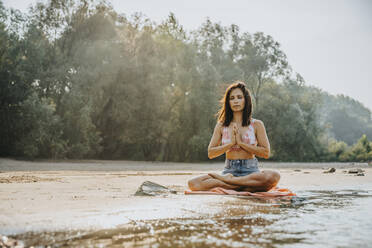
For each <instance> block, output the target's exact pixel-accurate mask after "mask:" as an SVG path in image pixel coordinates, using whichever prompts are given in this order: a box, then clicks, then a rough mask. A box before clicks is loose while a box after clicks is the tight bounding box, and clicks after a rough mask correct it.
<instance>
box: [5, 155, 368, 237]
mask: <svg viewBox="0 0 372 248" xmlns="http://www.w3.org/2000/svg"><path fill="white" fill-rule="evenodd" d="M261 165H262V167H263V169H275V170H277V171H279V172H280V174H281V180H280V183H279V186H280V187H285V188H289V189H291V190H292V191H294V192H295V193H296V192H300V191H301V190H303V189H314V190H316V189H323V188H328V189H329V188H332V187H338V186H342V187H343V188H348V187H349V186H350V187H353V188H355V187H357V188H360V189H366V188H369V189H372V168H370V167H371V166H369V165H368V164H366V163H364V164H363V163H360V164H349V163H345V164H343V163H333V164H325V163H324V164H306V163H297V164H296V163H262V164H261ZM222 167H223V163H213V164H201V163H200V164H187V163H151V162H133V161H75V162H71V161H70V162H66V161H65V162H50V161H41V162H26V161H16V160H12V159H1V160H0V234H3V235H10V234H17V233H24V232H28V231H34V232H38V231H58V230H75V229H76V230H77V229H102V228H112V227H115V226H119V225H123V224H126V223H129V222H131V221H135V220H149V219H164V218H178V217H185V216H188V217H190V216H198V215H203V214H210V213H211V211H212V210H211V208H208V206H212V205H213V204H216V203H221V202H223V201H226V200H228V199H230V198H228V197H226V196H197V195H192V196H190V195H184V194H183V192H184V190H186V189H187V185H186V182H187V180H189V179H190V178H192V177H195V176H198V175H201V174H204V173H208V172H218V171H220V170H221V169H222ZM328 167H334V168H336V172H335V173H330V174H325V173H323V171H324V169H325V168H328ZM349 168H362V169H363V170H364V176H355V175H354V174H348V173H346V171H347V170H348V169H349ZM144 181H152V182H156V183H158V184H161V185H164V186H166V187H169V188H170V189H173V190H176V191H177V192H178V194H175V195H167V196H159V197H146V196H134V193H135V192H136V190H137V188H138V187H139V186H140V185H141V183H142V182H144Z"/></svg>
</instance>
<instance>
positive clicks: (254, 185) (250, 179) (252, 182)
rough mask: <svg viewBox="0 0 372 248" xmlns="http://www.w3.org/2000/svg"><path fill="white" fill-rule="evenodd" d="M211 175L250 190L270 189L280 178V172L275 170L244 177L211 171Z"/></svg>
mask: <svg viewBox="0 0 372 248" xmlns="http://www.w3.org/2000/svg"><path fill="white" fill-rule="evenodd" d="M209 175H210V176H211V177H213V178H216V179H218V180H221V181H222V182H225V183H227V184H230V185H236V186H240V187H241V188H240V189H242V190H245V191H250V192H257V191H268V190H270V189H271V188H272V187H275V186H276V185H277V184H278V182H279V179H280V175H279V173H278V172H275V171H262V172H258V173H252V174H250V175H248V176H243V177H231V176H226V175H223V176H222V175H219V174H216V173H209Z"/></svg>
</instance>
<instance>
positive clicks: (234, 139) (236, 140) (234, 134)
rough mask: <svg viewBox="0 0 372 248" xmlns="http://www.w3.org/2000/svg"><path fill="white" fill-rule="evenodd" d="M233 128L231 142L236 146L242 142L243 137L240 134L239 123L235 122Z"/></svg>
mask: <svg viewBox="0 0 372 248" xmlns="http://www.w3.org/2000/svg"><path fill="white" fill-rule="evenodd" d="M232 128H233V130H232V137H231V143H232V145H233V146H235V145H237V144H239V143H240V142H241V137H240V134H239V128H238V125H237V124H236V123H233V125H232Z"/></svg>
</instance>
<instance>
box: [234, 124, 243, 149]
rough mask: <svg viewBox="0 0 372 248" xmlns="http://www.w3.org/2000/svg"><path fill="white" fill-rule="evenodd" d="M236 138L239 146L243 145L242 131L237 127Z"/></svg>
mask: <svg viewBox="0 0 372 248" xmlns="http://www.w3.org/2000/svg"><path fill="white" fill-rule="evenodd" d="M235 138H236V143H237V144H238V145H239V144H240V143H242V136H241V135H240V129H239V127H236V132H235Z"/></svg>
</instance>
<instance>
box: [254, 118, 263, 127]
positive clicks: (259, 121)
mask: <svg viewBox="0 0 372 248" xmlns="http://www.w3.org/2000/svg"><path fill="white" fill-rule="evenodd" d="M252 125H253V127H254V128H255V129H258V128H260V129H262V128H265V125H264V123H263V121H261V120H259V119H253V118H252Z"/></svg>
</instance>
